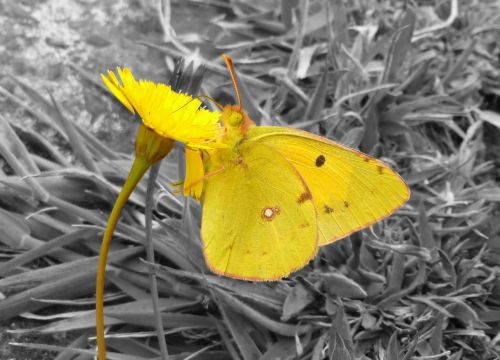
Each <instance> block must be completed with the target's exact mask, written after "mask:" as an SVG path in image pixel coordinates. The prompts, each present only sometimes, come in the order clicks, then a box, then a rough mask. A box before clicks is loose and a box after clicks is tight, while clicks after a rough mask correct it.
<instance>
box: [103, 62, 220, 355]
mask: <svg viewBox="0 0 500 360" xmlns="http://www.w3.org/2000/svg"><path fill="white" fill-rule="evenodd" d="M118 75H119V76H120V80H121V81H118V78H117V77H116V75H115V74H114V73H113V72H112V71H109V72H108V76H105V75H101V77H102V80H103V81H104V83H105V84H106V86H107V87H108V88H109V90H110V91H111V92H112V93H113V95H115V96H116V98H117V99H118V100H120V102H121V103H122V104H123V105H125V107H126V108H127V109H129V110H130V111H131V112H132V113H134V114H135V113H137V114H138V115H139V116H140V117H141V119H142V124H141V126H140V127H139V130H138V132H137V137H136V142H135V155H136V157H135V160H134V163H133V164H132V168H131V169H130V172H129V175H128V177H127V179H126V180H125V183H124V184H123V187H122V189H121V191H120V194H119V195H118V198H117V199H116V202H115V205H114V206H113V210H112V211H111V214H110V215H109V219H108V223H107V225H106V230H105V231H104V235H103V240H102V244H101V249H100V252H99V264H98V268H97V280H96V335H97V348H98V358H99V360H105V359H106V342H105V340H104V280H105V274H106V263H107V261H108V252H109V245H110V242H111V238H112V236H113V233H114V230H115V227H116V224H117V222H118V219H119V218H120V213H121V211H122V208H123V207H124V206H125V204H126V203H127V201H128V198H129V197H130V194H132V192H133V191H134V189H135V187H136V186H137V184H138V183H139V181H140V180H141V178H142V177H143V175H144V174H145V173H146V171H147V170H148V169H149V168H150V167H151V165H153V164H155V163H156V162H158V161H160V160H161V159H163V158H164V157H165V156H166V155H167V154H168V153H169V152H170V150H172V148H173V147H174V144H175V141H176V140H177V141H181V142H184V143H186V145H187V146H189V147H190V148H191V149H196V150H193V151H195V153H194V154H195V155H196V154H198V156H199V154H200V150H199V149H200V148H210V147H211V146H218V145H217V144H218V143H217V141H216V140H217V138H218V137H219V132H220V131H221V129H220V126H219V113H218V112H211V111H208V110H206V109H203V108H200V106H201V102H200V101H199V100H198V99H193V98H192V97H191V96H189V95H186V94H181V93H177V92H175V91H173V90H172V89H171V88H170V86H167V85H165V84H156V83H154V82H152V81H145V80H139V81H137V80H135V78H134V75H132V72H131V71H130V70H129V69H127V68H125V69H121V68H118ZM190 157H191V156H190ZM197 160H198V158H195V162H194V163H193V164H195V165H196V168H197V170H196V172H195V174H198V173H199V172H200V169H199V166H200V164H201V162H196V161H197ZM199 160H200V161H201V158H199ZM201 172H202V173H203V169H201ZM190 174H191V173H190ZM199 186H200V185H198V186H196V187H195V188H194V189H193V190H192V191H193V192H194V194H195V196H200V195H201V194H200V188H199Z"/></svg>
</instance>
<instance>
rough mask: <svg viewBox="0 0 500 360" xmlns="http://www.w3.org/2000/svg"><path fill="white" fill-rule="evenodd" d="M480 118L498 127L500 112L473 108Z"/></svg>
mask: <svg viewBox="0 0 500 360" xmlns="http://www.w3.org/2000/svg"><path fill="white" fill-rule="evenodd" d="M475 111H476V112H477V113H478V114H479V116H480V117H481V119H483V120H484V121H486V122H487V123H489V124H491V125H493V126H495V127H497V128H498V129H500V114H499V113H497V112H495V111H490V110H479V109H476V110H475Z"/></svg>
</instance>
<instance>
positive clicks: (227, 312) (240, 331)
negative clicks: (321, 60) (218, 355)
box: [218, 303, 262, 360]
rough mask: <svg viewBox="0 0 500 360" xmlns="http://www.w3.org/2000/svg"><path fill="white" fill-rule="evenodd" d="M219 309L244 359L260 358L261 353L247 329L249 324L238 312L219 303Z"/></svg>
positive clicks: (249, 326)
mask: <svg viewBox="0 0 500 360" xmlns="http://www.w3.org/2000/svg"><path fill="white" fill-rule="evenodd" d="M218 305H219V310H220V311H221V313H222V317H223V319H224V323H225V324H226V326H227V328H228V329H229V332H230V333H231V335H232V337H233V339H234V341H235V343H236V346H237V347H238V349H239V350H240V352H241V355H242V356H243V359H244V360H254V359H260V358H261V355H262V354H261V353H260V351H259V349H258V348H257V345H255V342H254V341H253V340H252V337H251V336H250V334H249V331H248V329H249V328H251V324H247V323H246V322H245V321H243V319H242V318H241V317H240V315H239V314H237V313H235V312H233V311H232V310H231V309H229V308H227V307H225V306H223V304H222V303H221V304H219V303H218Z"/></svg>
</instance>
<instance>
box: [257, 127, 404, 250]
mask: <svg viewBox="0 0 500 360" xmlns="http://www.w3.org/2000/svg"><path fill="white" fill-rule="evenodd" d="M248 141H249V142H250V143H252V142H253V143H258V144H265V145H267V146H269V147H271V148H273V149H274V150H276V151H278V152H279V153H280V154H281V155H282V156H284V157H285V158H286V159H287V160H288V161H289V162H290V163H291V164H292V165H293V166H294V167H295V169H296V170H297V171H298V172H299V173H300V175H301V176H302V178H303V179H304V181H305V182H306V184H307V187H308V188H309V190H310V191H311V194H312V197H313V202H314V205H315V206H316V210H317V214H318V228H319V245H325V244H328V243H330V242H333V241H335V240H337V239H340V238H343V237H345V236H347V235H349V234H351V233H353V232H355V231H357V230H360V229H362V228H364V227H366V226H369V225H371V224H373V223H375V222H377V221H379V220H381V219H382V218H384V217H386V216H388V215H390V214H391V213H393V212H394V211H396V210H397V209H398V208H400V207H401V206H402V205H403V204H404V203H406V201H407V200H408V198H409V196H410V191H409V189H408V186H407V185H406V184H405V182H404V181H403V180H402V178H401V177H400V176H399V174H397V173H396V172H395V171H394V170H392V169H391V168H390V167H388V166H387V165H386V164H384V163H383V162H381V161H380V160H377V159H374V158H371V157H369V156H368V155H365V154H363V153H361V152H359V151H356V150H353V149H350V148H348V147H345V146H342V145H340V144H337V143H335V142H333V141H330V140H328V139H325V138H322V137H320V136H317V135H313V134H311V133H308V132H305V131H301V130H296V129H290V128H282V127H262V126H261V127H253V128H251V129H250V130H249V132H248Z"/></svg>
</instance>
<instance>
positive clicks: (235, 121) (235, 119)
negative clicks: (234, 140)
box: [228, 111, 243, 126]
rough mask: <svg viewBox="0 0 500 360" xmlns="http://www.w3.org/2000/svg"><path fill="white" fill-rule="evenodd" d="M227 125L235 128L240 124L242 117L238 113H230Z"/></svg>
mask: <svg viewBox="0 0 500 360" xmlns="http://www.w3.org/2000/svg"><path fill="white" fill-rule="evenodd" d="M228 120H229V125H232V126H237V125H239V124H240V123H241V120H243V115H241V114H240V113H239V112H236V111H235V112H232V113H231V115H229V119H228Z"/></svg>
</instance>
